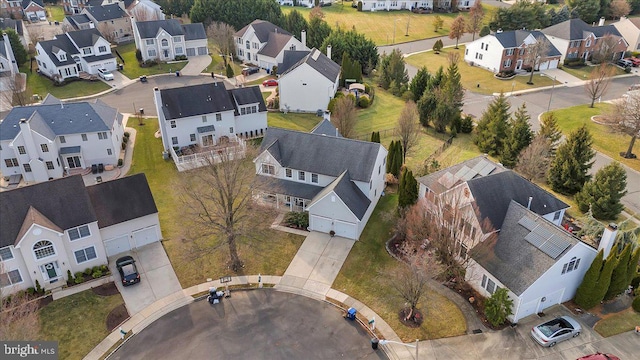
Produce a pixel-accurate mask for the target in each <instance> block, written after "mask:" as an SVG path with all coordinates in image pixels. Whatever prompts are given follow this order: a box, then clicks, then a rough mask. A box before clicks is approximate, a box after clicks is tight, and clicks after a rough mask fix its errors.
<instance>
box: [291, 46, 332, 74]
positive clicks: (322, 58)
mask: <svg viewBox="0 0 640 360" xmlns="http://www.w3.org/2000/svg"><path fill="white" fill-rule="evenodd" d="M305 63H306V64H308V65H309V66H311V68H312V69H314V70H316V71H317V72H319V73H320V74H322V75H323V76H324V77H326V78H327V79H329V80H330V81H332V82H333V81H336V79H337V78H338V75H339V74H340V65H338V64H337V63H336V62H335V61H333V60H331V59H329V58H328V57H327V56H326V55H325V54H323V53H322V52H321V51H320V50H318V49H315V48H314V49H312V50H311V52H309V54H308V55H307V56H305V57H304V58H302V59H301V60H300V61H298V63H297V64H295V65H293V66H291V67H290V68H289V69H288V70H287V71H286V72H285V73H283V74H282V76H287V74H289V73H291V72H292V71H293V70H295V69H296V68H297V67H298V66H300V65H302V64H305Z"/></svg>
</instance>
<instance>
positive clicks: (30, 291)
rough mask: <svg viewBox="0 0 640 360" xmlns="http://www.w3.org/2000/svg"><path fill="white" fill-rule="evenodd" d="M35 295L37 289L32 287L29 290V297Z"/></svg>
mask: <svg viewBox="0 0 640 360" xmlns="http://www.w3.org/2000/svg"><path fill="white" fill-rule="evenodd" d="M35 293H36V289H35V288H33V287H30V288H28V289H27V294H29V295H33V294H35Z"/></svg>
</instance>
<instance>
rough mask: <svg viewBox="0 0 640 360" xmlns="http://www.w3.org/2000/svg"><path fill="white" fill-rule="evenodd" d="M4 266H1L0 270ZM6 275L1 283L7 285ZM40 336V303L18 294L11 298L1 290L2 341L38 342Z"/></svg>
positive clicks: (0, 278)
mask: <svg viewBox="0 0 640 360" xmlns="http://www.w3.org/2000/svg"><path fill="white" fill-rule="evenodd" d="M1 268H2V266H1V265H0V270H1ZM6 276H7V275H6V274H5V273H2V275H1V277H0V283H1V284H2V285H4V284H5V281H6V279H3V278H2V277H6ZM39 334H40V322H39V321H38V303H37V301H30V300H29V299H28V298H27V296H26V295H24V294H21V293H18V294H14V295H11V296H8V294H5V293H3V289H2V288H0V339H2V340H14V341H17V340H37V339H38V337H39Z"/></svg>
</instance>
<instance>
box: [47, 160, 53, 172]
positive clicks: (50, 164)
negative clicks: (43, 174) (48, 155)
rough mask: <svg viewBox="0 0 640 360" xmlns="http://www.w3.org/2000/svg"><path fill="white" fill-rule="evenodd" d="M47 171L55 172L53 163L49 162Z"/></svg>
mask: <svg viewBox="0 0 640 360" xmlns="http://www.w3.org/2000/svg"><path fill="white" fill-rule="evenodd" d="M47 170H53V161H47Z"/></svg>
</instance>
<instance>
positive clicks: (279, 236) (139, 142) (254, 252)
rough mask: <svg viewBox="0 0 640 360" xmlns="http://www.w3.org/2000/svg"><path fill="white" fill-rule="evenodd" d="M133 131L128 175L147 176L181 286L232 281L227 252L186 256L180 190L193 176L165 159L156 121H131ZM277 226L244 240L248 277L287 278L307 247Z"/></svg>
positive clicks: (266, 223) (256, 228)
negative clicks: (184, 178) (179, 183)
mask: <svg viewBox="0 0 640 360" xmlns="http://www.w3.org/2000/svg"><path fill="white" fill-rule="evenodd" d="M128 126H130V127H134V128H136V130H137V131H138V133H137V135H136V146H135V150H134V153H133V165H132V167H131V170H130V171H129V174H136V173H141V172H143V173H145V174H146V176H147V180H148V182H149V187H150V188H151V191H152V193H153V198H154V199H155V202H156V205H157V207H158V212H159V217H160V224H161V227H162V235H163V242H162V244H163V246H164V248H165V250H166V252H167V255H168V256H169V259H170V260H171V264H172V266H173V269H174V270H175V272H176V274H177V275H178V279H179V280H180V283H181V285H182V286H183V287H185V288H186V287H189V286H193V285H196V284H199V283H202V282H205V281H206V279H207V278H219V277H220V276H223V275H227V273H228V271H227V270H226V268H225V262H226V254H227V253H226V248H224V247H223V248H221V249H220V250H219V251H216V253H214V254H212V255H207V256H205V257H202V258H200V259H198V260H197V261H190V260H188V259H186V258H185V257H184V256H183V255H184V252H185V242H187V240H185V239H186V238H187V237H188V236H187V233H186V231H185V230H184V229H185V221H184V219H183V218H182V214H183V213H184V211H183V209H182V206H184V205H183V204H182V203H181V202H180V200H179V194H178V193H177V192H176V187H175V184H176V182H177V181H179V180H180V178H181V177H182V176H188V172H185V173H178V171H177V170H176V168H175V165H174V164H173V162H172V161H171V160H163V159H162V155H161V154H162V140H161V139H159V138H156V137H155V136H154V133H155V132H156V131H157V130H158V122H157V119H146V120H145V125H143V126H140V125H138V124H137V121H133V120H132V121H130V122H129V123H128ZM272 220H273V219H265V221H264V223H261V224H255V225H254V231H253V236H254V237H255V238H256V239H252V240H253V241H252V246H249V245H246V242H245V241H244V240H241V243H240V244H239V246H238V247H239V248H238V251H239V253H240V256H241V258H242V260H243V261H244V262H245V268H244V269H243V272H244V274H258V273H262V274H270V275H282V274H283V273H284V271H285V270H286V269H287V267H288V266H289V263H290V262H291V259H293V256H294V255H295V254H296V252H297V251H298V248H299V247H300V245H301V244H302V241H303V240H304V238H303V237H302V236H297V235H292V234H288V233H283V232H280V231H275V230H271V229H270V228H269V225H270V224H271V222H272Z"/></svg>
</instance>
